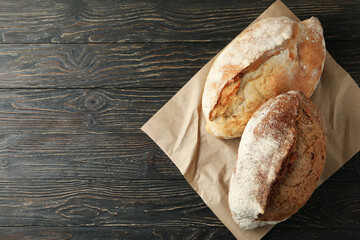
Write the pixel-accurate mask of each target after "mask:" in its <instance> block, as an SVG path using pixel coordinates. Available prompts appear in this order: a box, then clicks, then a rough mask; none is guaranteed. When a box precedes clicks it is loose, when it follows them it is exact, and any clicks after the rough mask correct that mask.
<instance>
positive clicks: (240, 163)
mask: <svg viewBox="0 0 360 240" xmlns="http://www.w3.org/2000/svg"><path fill="white" fill-rule="evenodd" d="M297 105H298V101H297V99H296V98H294V97H293V96H292V95H287V94H282V95H279V96H278V97H276V98H275V99H271V100H269V101H268V102H266V103H265V104H264V105H263V106H261V107H260V109H259V110H258V111H256V112H255V114H254V115H253V117H252V118H251V119H250V121H249V122H248V124H247V126H246V128H245V131H244V134H243V136H242V138H241V142H240V145H239V151H238V160H237V164H236V167H235V172H234V173H233V175H232V178H231V182H230V190H229V206H230V209H231V212H232V213H233V214H234V216H235V217H236V219H239V221H240V220H242V219H256V218H257V217H258V215H259V214H263V213H264V212H265V206H266V203H267V197H268V195H269V193H270V190H271V187H272V184H273V182H274V181H275V179H276V173H277V172H278V171H279V169H280V168H281V165H282V161H283V160H284V158H285V157H286V155H287V153H288V151H289V150H290V149H291V146H292V145H293V143H294V141H295V137H296V136H295V117H294V116H295V115H296V110H297Z"/></svg>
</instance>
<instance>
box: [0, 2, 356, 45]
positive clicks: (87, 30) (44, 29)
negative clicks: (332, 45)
mask: <svg viewBox="0 0 360 240" xmlns="http://www.w3.org/2000/svg"><path fill="white" fill-rule="evenodd" d="M273 2H274V1H273V0H265V1H250V0H243V1H227V2H226V3H223V2H221V1H214V0H213V1H207V3H206V4H204V3H203V2H202V1H200V0H191V1H190V0H183V1H162V0H157V1H150V0H142V1H136V2H132V1H116V0H109V1H106V4H104V3H103V1H100V0H98V1H92V0H83V1H69V0H61V1H56V2H53V1H49V0H46V1H45V0H36V1H26V0H20V1H4V0H2V1H0V8H1V12H0V25H2V26H6V27H5V28H2V29H1V30H0V42H2V43H40V42H41V43H89V42H100V43H101V42H102V43H104V42H106V43H108V42H168V41H219V40H221V41H222V40H226V41H229V40H231V39H232V38H234V37H235V36H236V35H237V34H238V33H239V31H241V30H242V29H244V28H245V27H246V26H247V25H248V24H250V23H251V22H252V21H253V20H254V19H255V18H256V17H257V16H258V15H260V14H261V13H262V12H263V11H264V10H265V9H266V8H267V7H268V6H270V5H271V4H272V3H273ZM284 3H285V4H286V5H288V7H289V8H290V9H291V10H293V11H294V13H295V14H296V15H297V16H298V17H299V18H300V19H306V18H309V17H311V16H313V15H315V16H317V17H318V18H319V19H320V20H321V21H322V22H323V23H324V29H325V37H326V39H338V40H348V39H358V40H359V39H360V38H359V35H358V32H359V30H360V29H359V26H360V23H359V18H358V17H357V13H358V12H359V11H360V7H359V4H358V1H337V2H334V1H331V0H319V1H311V0H306V1H300V0H298V1H290V0H286V1H284ZM350 26H351V27H350Z"/></svg>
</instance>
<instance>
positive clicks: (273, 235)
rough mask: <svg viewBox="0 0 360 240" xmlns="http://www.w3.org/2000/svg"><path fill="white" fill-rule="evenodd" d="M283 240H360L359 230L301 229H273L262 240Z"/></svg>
mask: <svg viewBox="0 0 360 240" xmlns="http://www.w3.org/2000/svg"><path fill="white" fill-rule="evenodd" d="M270 239H271V240H283V239H319V240H321V239H326V240H339V239H342V240H353V239H360V230H359V229H351V230H350V229H336V230H334V229H313V228H310V229H308V228H302V229H296V230H295V229H293V230H290V229H289V230H284V229H278V228H277V227H275V228H273V229H272V230H271V231H270V232H269V233H268V234H266V235H265V237H264V238H263V240H270Z"/></svg>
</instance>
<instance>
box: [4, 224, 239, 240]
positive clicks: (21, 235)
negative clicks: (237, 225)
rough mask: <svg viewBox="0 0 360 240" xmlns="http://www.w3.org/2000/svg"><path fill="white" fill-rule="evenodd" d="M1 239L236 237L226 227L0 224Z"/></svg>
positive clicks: (211, 239)
mask: <svg viewBox="0 0 360 240" xmlns="http://www.w3.org/2000/svg"><path fill="white" fill-rule="evenodd" d="M0 239H7V240H20V239H21V240H22V239H55V240H69V239H84V240H88V239H97V240H100V239H101V240H108V239H119V240H123V239H127V240H128V239H133V240H143V239H144V240H150V239H160V240H168V239H179V240H200V239H207V240H219V239H226V240H235V237H234V236H233V235H232V234H231V233H230V232H229V230H227V228H225V227H222V228H220V227H212V228H200V227H197V228H194V227H182V226H179V227H156V226H155V227H136V226H126V227H118V226H117V227H16V228H1V227H0Z"/></svg>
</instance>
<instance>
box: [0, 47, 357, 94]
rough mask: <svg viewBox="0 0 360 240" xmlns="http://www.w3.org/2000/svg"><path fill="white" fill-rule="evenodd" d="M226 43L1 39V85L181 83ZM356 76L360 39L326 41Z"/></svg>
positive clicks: (159, 85)
mask: <svg viewBox="0 0 360 240" xmlns="http://www.w3.org/2000/svg"><path fill="white" fill-rule="evenodd" d="M226 44H227V42H216V43H156V44H139V43H136V44H55V45H54V44H40V45H39V44H31V45H27V44H6V45H1V44H0V62H1V63H2V64H1V65H0V88H96V87H102V88H103V87H107V88H109V87H110V88H126V89H128V88H138V87H149V88H164V87H165V88H176V89H179V88H181V87H182V86H183V85H184V84H185V83H186V82H187V81H188V80H189V79H190V78H191V77H192V76H193V75H194V74H195V73H196V72H197V71H198V70H199V69H200V68H201V67H202V66H203V65H205V64H206V63H207V62H208V61H209V60H210V59H211V58H212V57H213V56H215V55H216V53H217V52H219V51H220V50H221V49H222V48H224V47H225V46H226ZM327 49H328V50H329V52H330V53H331V54H332V55H333V57H334V58H335V60H337V61H338V62H339V64H340V65H342V66H343V67H344V68H345V70H347V71H348V72H349V73H350V75H352V76H353V77H354V78H355V79H357V80H358V81H360V59H359V58H358V56H359V55H360V41H340V42H339V41H327Z"/></svg>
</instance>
